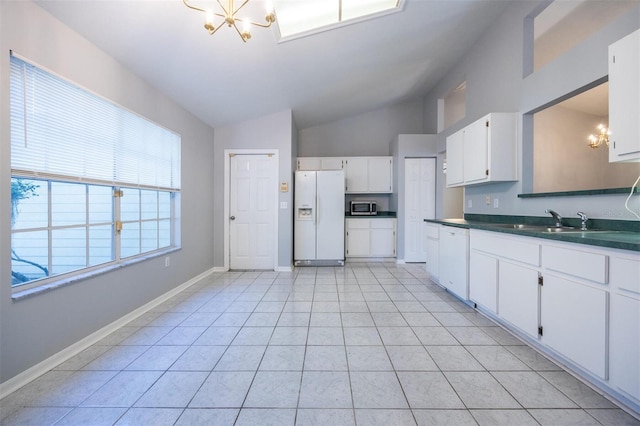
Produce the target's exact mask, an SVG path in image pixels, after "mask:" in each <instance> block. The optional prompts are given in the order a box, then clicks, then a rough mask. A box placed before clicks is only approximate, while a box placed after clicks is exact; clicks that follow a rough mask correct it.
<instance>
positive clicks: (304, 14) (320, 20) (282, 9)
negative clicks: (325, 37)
mask: <svg viewBox="0 0 640 426" xmlns="http://www.w3.org/2000/svg"><path fill="white" fill-rule="evenodd" d="M401 3H402V0H273V6H274V9H275V11H276V15H277V21H276V22H277V24H278V28H279V29H280V36H281V38H282V40H285V39H292V38H297V37H302V36H305V35H309V34H314V33H317V32H321V31H326V30H329V29H332V28H336V27H339V26H342V25H346V24H348V23H353V22H359V21H361V20H365V19H373V18H375V17H378V16H381V15H386V14H388V13H392V12H397V11H399V10H400V6H401Z"/></svg>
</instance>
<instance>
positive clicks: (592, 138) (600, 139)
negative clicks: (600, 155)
mask: <svg viewBox="0 0 640 426" xmlns="http://www.w3.org/2000/svg"><path fill="white" fill-rule="evenodd" d="M610 134H611V132H610V131H609V129H607V128H606V127H605V126H604V125H603V124H600V125H598V134H597V135H589V147H591V148H597V147H599V146H600V145H602V144H603V143H605V144H607V146H609V135H610Z"/></svg>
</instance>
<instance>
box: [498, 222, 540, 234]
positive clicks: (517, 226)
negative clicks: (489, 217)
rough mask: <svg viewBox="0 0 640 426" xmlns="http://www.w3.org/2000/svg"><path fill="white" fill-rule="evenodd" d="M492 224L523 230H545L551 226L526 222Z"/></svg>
mask: <svg viewBox="0 0 640 426" xmlns="http://www.w3.org/2000/svg"><path fill="white" fill-rule="evenodd" d="M491 226H495V227H496V228H503V229H517V230H521V231H540V232H541V231H545V230H547V229H548V228H549V227H548V226H546V225H528V224H525V223H496V224H492V225H491Z"/></svg>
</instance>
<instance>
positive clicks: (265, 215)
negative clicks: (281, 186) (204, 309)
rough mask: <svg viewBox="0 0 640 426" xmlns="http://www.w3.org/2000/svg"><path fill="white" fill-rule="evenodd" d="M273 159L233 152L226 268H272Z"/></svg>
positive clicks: (274, 168) (274, 205) (274, 160)
mask: <svg viewBox="0 0 640 426" xmlns="http://www.w3.org/2000/svg"><path fill="white" fill-rule="evenodd" d="M276 168H277V164H276V159H275V158H274V157H272V156H270V155H234V156H232V157H231V159H230V170H229V172H230V173H229V185H230V187H229V218H228V220H229V267H230V269H273V267H274V258H275V251H276V250H275V248H276V244H275V238H276V235H275V232H274V230H275V213H274V210H275V207H276V204H275V203H276V197H277V184H276V182H275V171H276V170H277V169H276Z"/></svg>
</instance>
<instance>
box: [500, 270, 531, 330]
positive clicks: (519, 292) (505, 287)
mask: <svg viewBox="0 0 640 426" xmlns="http://www.w3.org/2000/svg"><path fill="white" fill-rule="evenodd" d="M498 282H499V285H500V290H499V297H498V309H499V314H500V317H501V318H503V319H504V320H506V321H508V322H509V323H511V324H512V325H514V326H516V327H518V328H519V329H520V330H522V331H524V332H525V333H526V334H528V335H529V336H531V337H534V338H537V337H538V323H539V321H538V271H537V270H535V269H531V268H529V267H526V266H522V265H518V264H515V263H511V262H509V261H501V262H500V273H499V278H498Z"/></svg>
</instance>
